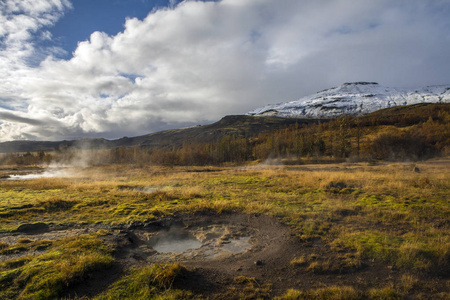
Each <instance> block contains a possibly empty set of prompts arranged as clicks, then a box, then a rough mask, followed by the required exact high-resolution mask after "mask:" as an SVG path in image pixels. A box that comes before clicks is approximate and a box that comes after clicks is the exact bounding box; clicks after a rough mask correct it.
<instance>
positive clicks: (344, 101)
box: [247, 82, 450, 119]
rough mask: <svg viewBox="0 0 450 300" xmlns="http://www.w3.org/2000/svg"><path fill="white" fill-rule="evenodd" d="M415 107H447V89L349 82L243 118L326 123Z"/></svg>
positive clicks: (257, 111)
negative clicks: (420, 105)
mask: <svg viewBox="0 0 450 300" xmlns="http://www.w3.org/2000/svg"><path fill="white" fill-rule="evenodd" d="M419 103H450V85H439V86H427V87H424V88H417V89H402V88H392V87H385V86H382V85H379V84H378V83H376V82H349V83H344V84H342V85H341V86H339V87H334V88H330V89H327V90H324V91H321V92H318V93H315V94H313V95H310V96H306V97H303V98H301V99H299V100H295V101H290V102H285V103H278V104H270V105H267V106H264V107H261V108H257V109H255V110H253V111H251V112H249V113H247V115H250V116H276V117H282V118H325V119H329V118H334V117H338V116H340V115H344V114H345V115H352V116H360V115H364V114H368V113H372V112H374V111H377V110H380V109H384V108H390V107H395V106H404V105H412V104H419Z"/></svg>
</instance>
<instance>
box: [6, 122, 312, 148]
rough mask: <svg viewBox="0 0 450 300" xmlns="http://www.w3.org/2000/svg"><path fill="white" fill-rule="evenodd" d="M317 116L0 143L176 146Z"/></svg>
mask: <svg viewBox="0 0 450 300" xmlns="http://www.w3.org/2000/svg"><path fill="white" fill-rule="evenodd" d="M313 122H317V120H311V119H308V120H301V119H284V118H276V117H258V118H255V117H251V116H245V115H235V116H226V117H224V118H222V119H221V120H220V121H218V122H216V123H213V124H209V125H203V126H195V127H189V128H184V129H174V130H166V131H160V132H155V133H151V134H147V135H143V136H137V137H124V138H121V139H117V140H106V139H82V140H74V141H12V142H3V143H0V153H10V152H37V151H55V150H56V149H62V148H65V147H78V148H92V149H101V148H106V149H111V148H117V147H127V146H140V147H148V148H150V147H157V148H162V147H174V146H175V147H178V146H182V145H183V144H184V143H191V142H198V143H210V142H215V141H218V140H220V139H222V138H223V137H224V136H227V135H235V136H238V137H251V136H256V135H258V134H260V133H264V132H269V131H272V130H277V129H282V128H286V127H288V126H289V125H292V124H295V123H299V124H302V123H313Z"/></svg>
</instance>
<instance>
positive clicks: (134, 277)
mask: <svg viewBox="0 0 450 300" xmlns="http://www.w3.org/2000/svg"><path fill="white" fill-rule="evenodd" d="M185 276H189V271H188V270H187V269H186V268H185V267H183V266H182V265H180V264H168V265H150V266H146V267H143V268H133V269H131V270H129V271H128V273H127V274H125V275H124V276H123V277H122V278H121V279H120V280H119V281H117V282H116V283H114V284H113V285H112V286H111V287H110V288H109V289H108V291H106V292H105V293H103V294H102V295H100V296H98V297H96V298H95V299H96V300H110V299H111V300H113V299H130V300H131V299H191V298H192V295H191V293H189V292H187V291H182V290H177V289H172V285H173V284H174V282H175V281H177V280H180V278H182V277H185Z"/></svg>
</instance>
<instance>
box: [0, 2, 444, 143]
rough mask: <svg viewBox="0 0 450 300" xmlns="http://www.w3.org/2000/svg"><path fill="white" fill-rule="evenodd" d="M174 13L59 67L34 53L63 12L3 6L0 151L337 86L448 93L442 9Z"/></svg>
mask: <svg viewBox="0 0 450 300" xmlns="http://www.w3.org/2000/svg"><path fill="white" fill-rule="evenodd" d="M177 2H178V1H170V5H169V7H168V8H160V9H158V10H154V11H152V12H150V13H149V15H148V16H147V17H146V18H145V19H143V20H138V19H135V18H134V19H128V20H126V21H125V25H124V30H123V31H122V32H119V33H117V34H116V35H114V36H109V35H107V34H105V33H102V32H93V33H92V35H91V36H90V39H89V40H87V41H81V42H80V43H79V44H78V47H77V49H76V50H75V51H74V53H73V56H72V58H70V59H68V60H60V59H57V58H55V57H56V56H55V55H53V54H55V53H57V52H58V51H61V49H57V48H56V49H55V48H53V49H46V51H44V52H42V50H39V51H38V50H37V48H36V47H35V43H34V40H35V39H37V38H41V39H51V38H52V37H51V34H49V32H48V31H47V28H48V27H49V26H53V25H54V24H55V23H56V22H57V21H58V20H59V19H60V18H61V17H63V14H64V12H65V11H66V10H67V9H70V8H71V4H70V3H69V2H68V1H65V0H60V1H58V0H33V1H31V0H29V1H25V0H23V1H19V2H18V3H20V4H17V3H16V1H14V0H7V1H4V3H3V2H2V4H0V5H1V16H0V24H1V25H2V26H0V64H1V65H2V66H4V69H5V70H4V71H3V72H2V74H1V75H0V108H1V109H0V123H1V124H0V132H1V135H0V139H1V140H11V139H62V138H64V139H67V138H80V137H94V136H103V137H107V138H117V137H121V136H123V135H128V136H132V135H139V134H145V133H149V132H153V131H157V130H162V129H166V128H175V127H181V126H186V125H189V124H197V123H205V122H211V121H215V120H218V119H220V118H221V117H222V116H224V115H226V114H242V113H245V112H247V111H249V110H251V109H253V108H256V107H259V106H263V105H266V104H268V103H273V102H280V101H290V100H295V99H297V98H299V97H301V96H304V95H306V94H309V93H313V92H315V91H318V90H321V89H324V88H327V87H331V86H335V85H338V84H341V83H343V82H346V81H361V80H370V81H379V82H380V83H383V84H385V85H390V86H400V87H409V86H416V85H419V86H422V85H428V84H445V83H449V82H450V72H449V71H448V70H449V69H450V68H449V64H450V53H449V52H448V51H447V50H446V49H449V46H450V21H449V20H448V15H450V4H449V3H448V1H438V0H436V1H421V0H409V1H388V0H379V1H369V0H365V1H351V0H334V1H330V0H318V1H298V0H284V1H270V0H222V1H218V2H206V1H205V2H204V1H183V2H181V3H178V4H177ZM42 53H44V54H45V55H44V54H42ZM33 58H34V59H35V60H36V59H38V60H39V61H38V62H37V63H36V61H34V62H33V61H32V60H33Z"/></svg>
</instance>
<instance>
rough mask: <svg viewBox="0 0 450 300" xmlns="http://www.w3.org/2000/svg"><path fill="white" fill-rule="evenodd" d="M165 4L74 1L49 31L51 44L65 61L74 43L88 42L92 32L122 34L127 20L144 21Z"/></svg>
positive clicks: (162, 0) (157, 1) (123, 0)
mask: <svg viewBox="0 0 450 300" xmlns="http://www.w3.org/2000/svg"><path fill="white" fill-rule="evenodd" d="M174 4H175V2H170V1H168V0H75V1H72V6H73V8H72V9H69V10H68V11H67V12H66V13H65V15H64V17H63V18H61V19H60V20H59V21H58V22H57V23H56V24H55V26H54V27H53V28H51V29H50V32H51V33H52V35H53V37H54V41H53V43H56V44H57V45H58V46H60V47H62V48H64V49H65V50H66V51H67V54H66V58H68V57H69V56H70V55H71V53H72V52H73V51H74V50H75V49H76V47H77V44H78V42H80V41H84V40H87V39H89V37H90V35H91V34H92V33H93V32H94V31H102V32H105V33H107V34H109V35H116V34H117V33H118V32H120V31H123V29H124V24H125V20H126V19H127V18H138V19H143V18H145V17H146V16H147V15H148V14H149V13H150V12H151V11H152V10H153V9H158V8H164V7H169V6H171V5H174Z"/></svg>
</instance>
